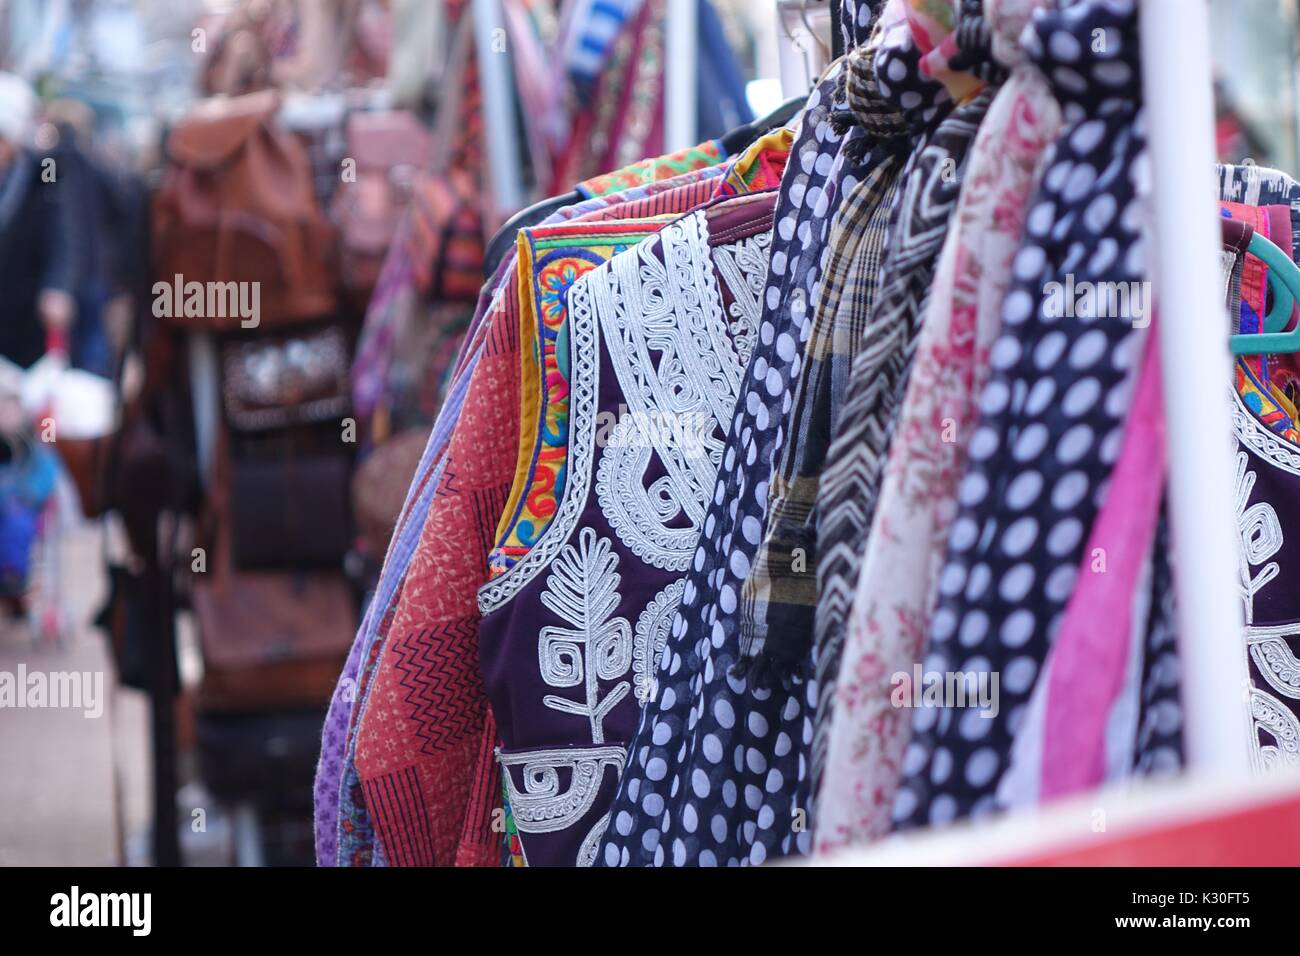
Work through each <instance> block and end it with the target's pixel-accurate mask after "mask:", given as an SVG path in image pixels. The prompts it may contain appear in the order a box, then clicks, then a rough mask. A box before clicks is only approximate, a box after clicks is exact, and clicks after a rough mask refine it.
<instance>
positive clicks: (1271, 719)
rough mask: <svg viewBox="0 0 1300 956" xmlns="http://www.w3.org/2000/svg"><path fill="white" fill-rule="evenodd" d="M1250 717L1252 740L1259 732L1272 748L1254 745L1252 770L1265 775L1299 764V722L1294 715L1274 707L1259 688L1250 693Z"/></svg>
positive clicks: (1271, 699) (1272, 702)
mask: <svg viewBox="0 0 1300 956" xmlns="http://www.w3.org/2000/svg"><path fill="white" fill-rule="evenodd" d="M1250 716H1251V718H1252V720H1253V722H1254V728H1255V737H1256V738H1258V736H1259V734H1260V732H1263V733H1265V734H1267V735H1268V736H1269V737H1271V738H1272V739H1273V740H1274V742H1275V743H1274V744H1273V745H1270V744H1256V748H1255V768H1256V769H1257V770H1263V771H1268V770H1272V769H1273V768H1274V767H1278V766H1294V765H1295V764H1300V721H1297V720H1296V717H1295V714H1293V713H1291V711H1289V710H1287V709H1286V707H1284V706H1282V705H1281V704H1279V703H1278V701H1277V699H1276V698H1274V697H1273V696H1272V695H1270V694H1267V693H1265V692H1264V691H1262V690H1260V689H1259V688H1252V689H1251V692H1250Z"/></svg>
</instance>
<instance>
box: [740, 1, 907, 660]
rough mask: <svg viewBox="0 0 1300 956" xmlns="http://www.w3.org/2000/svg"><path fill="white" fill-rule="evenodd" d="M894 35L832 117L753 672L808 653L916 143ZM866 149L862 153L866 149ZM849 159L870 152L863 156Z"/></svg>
mask: <svg viewBox="0 0 1300 956" xmlns="http://www.w3.org/2000/svg"><path fill="white" fill-rule="evenodd" d="M884 32H885V27H884V24H882V23H879V22H878V23H877V25H876V27H875V29H874V33H873V36H872V39H871V41H869V42H868V43H867V44H865V45H864V46H861V47H857V48H856V49H854V50H852V51H851V52H850V53H849V55H848V57H847V61H846V66H845V71H844V76H845V98H846V100H847V102H848V105H849V109H848V110H847V111H846V112H844V113H841V114H837V115H836V116H835V117H834V120H835V121H838V122H839V123H840V125H841V127H842V128H843V129H844V130H845V131H846V132H847V133H848V138H847V140H846V142H845V144H844V146H843V149H842V150H841V152H842V153H843V154H844V157H845V160H844V165H845V167H846V172H845V173H844V195H845V198H844V202H843V204H842V205H841V206H840V209H839V212H838V213H837V214H836V218H835V221H834V222H833V223H832V224H831V228H830V235H829V240H828V243H827V250H826V257H825V266H824V268H823V270H822V271H823V279H822V283H821V291H820V295H819V297H818V300H817V302H816V303H814V307H813V319H812V325H811V328H810V331H809V334H808V341H807V343H806V345H805V346H804V364H803V367H802V369H801V370H800V374H799V377H798V379H797V382H796V385H795V389H794V401H793V403H792V404H791V406H790V409H789V410H788V411H787V412H786V413H785V420H784V422H783V425H782V427H783V428H784V430H785V432H786V434H787V435H789V436H790V437H789V439H788V440H787V441H786V443H785V446H784V448H783V449H782V451H781V454H780V457H779V459H778V461H777V467H776V468H775V469H774V470H773V473H772V480H771V484H770V487H769V491H768V503H767V529H766V532H765V534H764V538H763V542H762V544H761V545H760V546H759V549H758V553H757V554H756V555H755V558H754V562H753V569H752V570H751V572H750V575H749V577H748V578H747V579H746V580H745V586H744V589H743V591H742V605H741V610H742V615H741V643H740V653H741V659H742V661H745V662H747V663H748V662H751V661H752V662H754V663H756V664H757V668H756V669H754V670H753V673H752V679H754V680H756V681H758V682H759V683H768V682H769V675H768V671H770V670H777V671H779V672H780V673H782V674H786V673H789V672H790V671H791V670H793V669H794V668H795V667H796V666H797V665H798V664H799V663H800V662H801V661H802V660H803V659H804V658H805V657H806V655H807V650H808V641H807V640H806V639H805V640H803V641H800V640H799V637H800V636H801V635H807V634H809V633H810V632H811V629H812V618H813V610H814V608H815V606H816V602H817V581H816V576H815V573H814V572H815V570H816V561H815V559H814V560H813V562H812V569H811V570H810V569H809V555H810V553H814V554H815V544H816V542H815V513H814V511H813V504H814V501H815V499H816V494H817V487H818V482H819V481H820V479H821V471H822V468H823V466H824V464H825V461H826V451H827V448H828V446H829V445H830V442H831V436H832V435H834V434H836V432H837V431H838V430H839V428H840V414H841V412H842V411H843V403H844V392H845V387H846V385H847V381H848V377H849V368H850V364H851V362H852V359H853V356H854V354H856V352H857V349H858V348H859V347H860V345H861V342H862V336H863V331H864V329H865V326H866V319H867V315H868V314H869V312H870V304H871V302H872V301H873V300H874V295H875V289H876V280H877V276H878V274H879V270H880V260H881V257H882V254H883V250H884V246H885V233H886V230H887V228H888V219H889V211H890V209H891V208H892V203H893V197H894V193H895V190H896V188H897V184H898V179H899V172H900V170H901V169H902V166H903V162H904V159H905V154H906V152H907V150H908V149H909V148H910V142H911V141H910V138H909V137H908V136H907V132H908V128H907V125H906V123H905V122H904V121H903V116H902V113H901V112H900V111H899V110H898V109H897V108H896V107H894V106H893V104H891V103H889V102H887V101H885V100H884V99H883V98H882V97H881V96H880V93H879V91H878V89H877V86H876V79H875V71H874V68H875V58H876V53H877V51H878V50H879V48H880V44H881V42H882V40H883V37H884ZM863 154H865V155H863ZM849 157H861V161H859V162H854V161H853V159H850V158H849Z"/></svg>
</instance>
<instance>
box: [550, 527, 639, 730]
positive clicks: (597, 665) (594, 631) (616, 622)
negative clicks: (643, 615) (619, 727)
mask: <svg viewBox="0 0 1300 956" xmlns="http://www.w3.org/2000/svg"><path fill="white" fill-rule="evenodd" d="M551 568H552V570H551V573H550V574H549V575H548V576H547V578H546V591H544V592H543V593H542V603H543V604H545V605H546V606H547V608H549V609H550V610H551V611H553V612H554V613H555V614H557V615H558V616H559V617H562V618H564V620H566V621H568V622H569V624H571V625H572V626H571V627H555V626H548V627H544V628H542V630H541V635H540V639H539V641H538V648H537V651H538V664H539V666H540V667H541V672H542V679H543V680H545V681H546V683H547V684H549V685H550V686H552V687H577V686H579V685H582V686H583V687H584V689H585V691H586V694H585V700H583V701H581V702H579V701H574V700H570V699H568V698H566V697H560V696H557V695H555V694H548V695H547V696H546V697H545V698H543V703H545V704H546V706H547V707H550V708H551V709H553V710H558V711H561V712H563V713H567V714H577V715H581V716H584V717H586V718H587V719H588V720H589V721H590V722H591V740H592V743H597V744H600V743H604V742H605V729H604V721H605V717H606V716H607V715H608V714H609V712H610V710H612V709H613V708H614V706H615V705H616V704H617V703H618V702H619V701H620V700H622V699H623V698H624V697H625V696H627V694H628V692H629V691H630V690H631V686H632V685H631V683H630V682H628V681H625V680H624V681H619V683H618V684H616V685H615V686H614V687H613V688H612V689H611V690H610V692H609V693H608V694H606V695H605V697H604V698H602V697H601V696H600V682H601V681H602V680H604V681H610V680H617V679H618V678H620V677H622V676H623V675H624V674H626V673H627V671H628V668H629V667H631V666H632V626H631V625H630V624H629V623H628V622H627V619H626V618H622V617H613V614H614V609H615V608H616V607H618V602H619V595H618V586H619V582H620V580H621V578H620V576H619V574H618V555H616V554H614V553H613V552H612V551H611V549H610V543H609V540H608V539H607V538H597V537H596V532H595V531H594V530H592V529H591V528H583V529H582V531H580V532H579V534H578V546H577V547H576V548H575V547H574V546H573V545H572V544H569V545H565V547H564V549H563V550H562V551H561V552H560V554H559V556H558V557H557V558H556V559H555V563H554V564H553V565H552V566H551Z"/></svg>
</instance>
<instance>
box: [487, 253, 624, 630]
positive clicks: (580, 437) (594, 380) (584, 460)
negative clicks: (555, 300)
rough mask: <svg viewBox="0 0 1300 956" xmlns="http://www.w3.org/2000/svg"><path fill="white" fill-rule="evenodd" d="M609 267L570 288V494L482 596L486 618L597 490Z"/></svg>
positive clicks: (546, 561) (560, 540)
mask: <svg viewBox="0 0 1300 956" xmlns="http://www.w3.org/2000/svg"><path fill="white" fill-rule="evenodd" d="M608 268H609V263H608V262H606V263H603V264H602V265H600V266H597V267H596V268H595V269H592V270H591V271H590V272H587V273H585V274H584V275H582V276H580V277H579V278H578V281H577V282H575V283H573V285H571V286H570V287H569V293H568V297H569V310H568V316H569V353H570V354H569V363H570V364H569V367H570V368H571V369H572V370H573V376H572V381H570V383H569V390H570V391H569V395H570V398H569V459H570V460H569V464H568V467H567V469H566V471H567V474H568V478H567V480H566V481H565V483H564V494H563V496H562V499H561V501H560V503H559V506H558V507H557V508H556V512H555V517H554V518H552V519H551V523H550V525H548V526H547V528H546V530H545V531H543V532H542V536H541V537H540V538H539V539H538V540H537V541H536V542H535V543H534V544H533V546H532V547H531V548H529V549H528V551H527V553H526V554H524V556H523V557H522V558H520V559H519V561H518V562H516V564H515V566H514V567H512V568H510V569H509V570H508V571H506V572H505V573H504V574H501V575H499V576H498V577H497V578H496V579H494V580H492V581H489V582H488V583H487V584H485V585H483V587H481V588H479V592H478V607H479V613H480V614H490V613H491V612H492V611H494V610H496V609H497V608H499V607H501V606H502V605H503V604H505V603H506V602H507V601H509V600H510V599H511V598H512V597H514V596H515V595H516V594H517V593H519V591H520V590H521V589H522V588H524V587H526V586H527V585H528V583H529V582H531V581H532V580H533V578H535V577H537V575H538V574H540V573H541V572H542V571H544V570H545V569H546V568H547V567H548V566H549V565H550V564H551V562H552V561H553V560H554V559H555V555H556V554H558V553H559V550H560V547H561V546H562V545H563V544H564V542H566V541H567V540H568V539H569V534H570V533H571V532H572V531H573V528H574V526H575V525H576V524H577V523H578V516H579V515H580V514H581V513H582V509H583V508H584V507H585V506H586V504H587V491H588V489H589V488H590V487H591V484H590V483H591V459H592V456H593V455H594V454H595V447H596V443H595V438H596V404H597V402H596V396H597V395H599V394H600V361H599V356H600V342H599V338H598V332H597V329H596V322H595V319H594V317H593V316H592V311H591V285H590V283H591V282H592V281H594V280H595V279H596V278H597V277H598V275H599V274H600V273H603V272H605V271H606V270H607V269H608Z"/></svg>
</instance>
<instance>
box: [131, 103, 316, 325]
mask: <svg viewBox="0 0 1300 956" xmlns="http://www.w3.org/2000/svg"><path fill="white" fill-rule="evenodd" d="M279 105H280V100H279V97H278V95H277V94H276V93H275V92H273V91H269V90H267V91H262V92H258V93H250V94H248V95H247V96H240V97H235V98H232V99H217V100H205V101H203V102H202V103H200V105H199V106H198V107H196V108H195V109H194V110H193V111H191V113H190V114H189V115H188V116H187V117H186V118H185V119H184V120H183V121H182V122H181V123H180V124H179V125H178V126H177V127H176V128H175V129H174V130H172V132H171V135H170V136H168V138H167V152H168V163H167V167H166V170H165V172H164V178H163V183H162V186H161V188H160V189H159V190H158V193H157V194H156V196H155V197H154V204H153V217H152V218H153V248H154V250H155V261H154V276H155V279H157V280H159V281H158V282H157V283H156V284H155V286H154V315H155V316H156V317H158V318H161V319H164V320H166V321H168V322H170V323H171V324H172V325H174V326H177V327H181V328H186V329H202V330H216V331H221V330H228V329H237V328H241V327H242V328H251V327H254V326H261V327H264V328H265V327H271V326H276V325H282V324H287V323H292V322H301V321H305V320H310V319H315V318H319V317H321V316H324V315H327V314H329V313H331V312H332V311H333V310H334V307H335V290H334V270H333V267H332V262H331V261H330V260H331V254H330V253H331V250H332V249H333V248H334V238H333V237H334V234H333V229H332V227H331V226H330V224H329V222H328V221H327V220H326V218H325V217H324V215H323V214H322V213H321V210H320V208H319V206H318V205H317V202H316V197H315V192H314V191H313V188H312V173H311V164H310V162H309V160H308V157H307V153H306V150H305V148H304V147H303V145H302V143H301V142H300V141H299V140H298V139H297V138H296V137H294V136H293V135H292V134H290V133H288V132H286V131H284V130H282V129H280V128H279V127H278V126H277V125H276V123H275V115H276V112H277V111H278V109H279ZM195 283H197V285H195ZM230 283H236V285H229V284H230Z"/></svg>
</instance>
